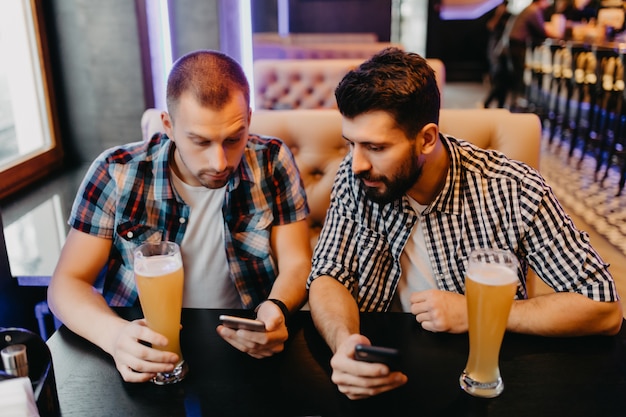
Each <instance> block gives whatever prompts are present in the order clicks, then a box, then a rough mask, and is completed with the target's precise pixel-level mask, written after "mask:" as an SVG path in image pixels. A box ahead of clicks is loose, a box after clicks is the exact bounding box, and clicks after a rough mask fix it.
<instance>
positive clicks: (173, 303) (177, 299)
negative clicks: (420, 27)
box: [134, 242, 187, 385]
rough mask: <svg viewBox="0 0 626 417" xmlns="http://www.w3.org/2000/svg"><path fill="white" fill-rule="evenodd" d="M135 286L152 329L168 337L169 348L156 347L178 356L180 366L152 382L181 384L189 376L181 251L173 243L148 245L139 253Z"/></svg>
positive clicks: (135, 266)
mask: <svg viewBox="0 0 626 417" xmlns="http://www.w3.org/2000/svg"><path fill="white" fill-rule="evenodd" d="M134 255H135V261H134V270H135V283H136V284H137V292H138V293H139V302H140V303H141V309H142V311H143V314H144V316H145V318H146V322H147V323H148V327H149V328H150V329H152V330H154V331H155V332H157V333H160V334H162V335H163V336H165V337H167V341H168V343H167V345H166V346H153V347H154V348H155V349H159V350H162V351H167V352H174V353H176V354H177V355H178V357H179V358H180V362H179V363H178V364H177V365H176V368H175V369H174V370H173V371H172V372H168V373H158V374H157V376H156V377H154V378H153V380H152V382H154V383H155V384H159V385H164V384H172V383H175V382H178V381H181V380H182V379H183V378H184V377H185V374H186V372H187V365H186V363H185V361H184V360H183V355H182V352H181V349H180V316H181V311H182V306H183V285H184V274H183V262H182V257H181V255H180V248H179V247H178V245H177V244H176V243H173V242H158V243H145V244H143V245H141V246H139V247H138V248H137V249H136V250H135V253H134Z"/></svg>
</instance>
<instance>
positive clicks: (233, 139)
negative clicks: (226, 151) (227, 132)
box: [224, 138, 240, 145]
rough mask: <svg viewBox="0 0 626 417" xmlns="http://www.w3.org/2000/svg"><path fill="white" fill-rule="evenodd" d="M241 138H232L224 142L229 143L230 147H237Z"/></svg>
mask: <svg viewBox="0 0 626 417" xmlns="http://www.w3.org/2000/svg"><path fill="white" fill-rule="evenodd" d="M239 140H240V138H230V139H226V140H225V141H224V142H225V143H227V144H228V145H236V144H238V143H239Z"/></svg>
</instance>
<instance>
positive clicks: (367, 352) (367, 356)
mask: <svg viewBox="0 0 626 417" xmlns="http://www.w3.org/2000/svg"><path fill="white" fill-rule="evenodd" d="M354 359H356V360H357V361H364V362H376V363H384V364H385V365H387V366H388V367H389V369H390V370H392V371H395V370H397V369H398V365H399V360H400V351H399V350H398V349H394V348H390V347H384V346H370V345H361V344H358V345H356V346H355V347H354Z"/></svg>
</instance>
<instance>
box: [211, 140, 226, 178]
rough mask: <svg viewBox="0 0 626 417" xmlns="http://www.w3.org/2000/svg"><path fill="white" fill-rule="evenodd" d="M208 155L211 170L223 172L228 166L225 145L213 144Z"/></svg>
mask: <svg viewBox="0 0 626 417" xmlns="http://www.w3.org/2000/svg"><path fill="white" fill-rule="evenodd" d="M208 156H209V165H210V168H211V170H213V171H215V172H222V171H224V170H225V169H226V167H227V166H228V160H227V159H226V152H225V151H224V147H223V146H221V145H215V146H211V148H210V151H209V155H208Z"/></svg>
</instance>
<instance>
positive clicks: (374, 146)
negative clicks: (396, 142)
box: [367, 145, 384, 152]
mask: <svg viewBox="0 0 626 417" xmlns="http://www.w3.org/2000/svg"><path fill="white" fill-rule="evenodd" d="M367 149H369V150H370V151H372V152H380V151H382V150H383V149H384V148H383V147H382V146H376V145H368V147H367Z"/></svg>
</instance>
